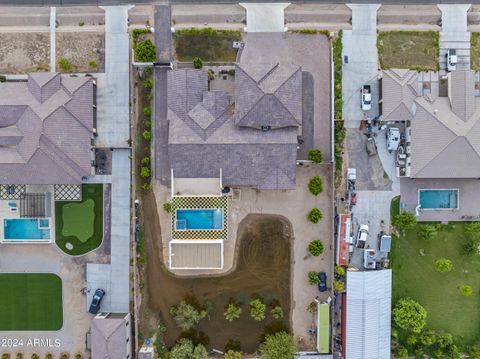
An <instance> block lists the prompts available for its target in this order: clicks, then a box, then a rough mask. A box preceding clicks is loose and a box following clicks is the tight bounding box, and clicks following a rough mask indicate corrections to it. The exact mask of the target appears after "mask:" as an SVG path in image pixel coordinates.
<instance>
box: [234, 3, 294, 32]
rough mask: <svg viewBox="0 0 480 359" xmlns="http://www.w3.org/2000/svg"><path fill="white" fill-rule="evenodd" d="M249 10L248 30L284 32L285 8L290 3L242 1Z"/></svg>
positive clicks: (242, 4)
mask: <svg viewBox="0 0 480 359" xmlns="http://www.w3.org/2000/svg"><path fill="white" fill-rule="evenodd" d="M240 5H241V6H243V7H244V8H245V9H246V10H247V27H246V29H247V30H246V31H247V32H284V31H285V8H286V7H287V6H288V5H290V3H277V4H273V3H272V4H249V3H240Z"/></svg>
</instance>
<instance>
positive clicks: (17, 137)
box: [0, 73, 93, 184]
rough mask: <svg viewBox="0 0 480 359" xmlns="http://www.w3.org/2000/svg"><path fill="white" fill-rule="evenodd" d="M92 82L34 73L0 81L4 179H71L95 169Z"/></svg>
mask: <svg viewBox="0 0 480 359" xmlns="http://www.w3.org/2000/svg"><path fill="white" fill-rule="evenodd" d="M92 105H93V84H92V81H91V79H89V78H88V77H67V76H62V75H60V74H59V73H32V74H29V75H28V81H27V82H6V83H2V84H0V183H4V184H61V183H65V184H70V183H80V182H81V181H82V177H84V176H88V175H90V174H91V163H90V161H91V157H90V156H91V138H92V130H93V107H92Z"/></svg>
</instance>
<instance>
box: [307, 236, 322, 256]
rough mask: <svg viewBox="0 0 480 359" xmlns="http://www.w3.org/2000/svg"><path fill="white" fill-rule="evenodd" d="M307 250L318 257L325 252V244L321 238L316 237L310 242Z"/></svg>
mask: <svg viewBox="0 0 480 359" xmlns="http://www.w3.org/2000/svg"><path fill="white" fill-rule="evenodd" d="M307 250H308V251H309V252H310V254H311V255H312V256H314V257H318V256H319V255H320V254H322V253H323V250H324V246H323V243H322V241H321V240H320V239H315V240H313V241H311V242H310V243H308V247H307Z"/></svg>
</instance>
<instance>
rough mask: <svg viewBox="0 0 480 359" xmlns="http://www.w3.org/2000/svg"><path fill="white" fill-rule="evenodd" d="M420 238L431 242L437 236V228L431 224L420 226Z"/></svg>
mask: <svg viewBox="0 0 480 359" xmlns="http://www.w3.org/2000/svg"><path fill="white" fill-rule="evenodd" d="M419 233H420V238H422V239H424V240H426V241H429V240H432V239H434V238H435V237H436V236H437V228H436V227H435V226H432V225H431V224H424V225H422V226H420V230H419Z"/></svg>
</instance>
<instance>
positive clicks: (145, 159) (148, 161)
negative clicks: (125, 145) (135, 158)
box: [142, 156, 150, 166]
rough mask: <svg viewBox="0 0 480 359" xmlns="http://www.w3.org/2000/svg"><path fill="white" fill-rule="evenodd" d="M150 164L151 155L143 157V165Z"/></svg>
mask: <svg viewBox="0 0 480 359" xmlns="http://www.w3.org/2000/svg"><path fill="white" fill-rule="evenodd" d="M148 165H150V157H148V156H146V157H143V158H142V166H148Z"/></svg>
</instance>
